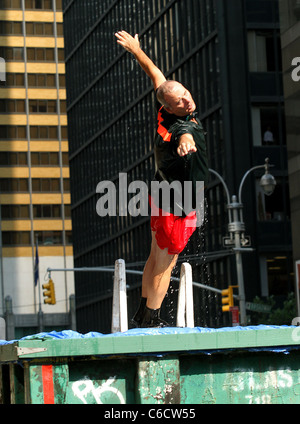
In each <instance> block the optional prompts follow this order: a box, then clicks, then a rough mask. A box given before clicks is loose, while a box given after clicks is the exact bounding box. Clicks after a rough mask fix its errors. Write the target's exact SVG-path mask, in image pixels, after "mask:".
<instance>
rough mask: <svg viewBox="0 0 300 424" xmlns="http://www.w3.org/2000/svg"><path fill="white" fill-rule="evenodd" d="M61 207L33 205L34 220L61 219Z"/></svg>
mask: <svg viewBox="0 0 300 424" xmlns="http://www.w3.org/2000/svg"><path fill="white" fill-rule="evenodd" d="M61 209H62V208H61V205H33V217H34V218H37V219H39V218H52V219H53V218H61V217H62V213H61Z"/></svg>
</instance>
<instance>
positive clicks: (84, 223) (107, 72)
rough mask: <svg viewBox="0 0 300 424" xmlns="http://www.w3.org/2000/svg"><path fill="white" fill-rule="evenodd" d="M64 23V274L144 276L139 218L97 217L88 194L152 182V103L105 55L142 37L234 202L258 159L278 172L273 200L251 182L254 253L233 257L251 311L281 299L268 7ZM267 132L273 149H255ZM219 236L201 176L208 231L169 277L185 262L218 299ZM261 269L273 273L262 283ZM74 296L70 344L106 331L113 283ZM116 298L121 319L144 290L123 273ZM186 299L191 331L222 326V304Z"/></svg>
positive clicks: (144, 81) (156, 9)
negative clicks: (200, 133) (191, 310)
mask: <svg viewBox="0 0 300 424" xmlns="http://www.w3.org/2000/svg"><path fill="white" fill-rule="evenodd" d="M63 13H64V35H65V61H66V77H67V79H66V85H67V111H68V122H69V128H68V131H69V142H70V146H69V160H70V180H71V196H72V226H73V244H74V261H75V265H76V266H78V267H95V266H113V265H114V262H115V260H116V259H118V258H123V259H124V260H125V261H126V265H127V268H130V269H135V270H142V269H143V265H144V264H145V261H146V259H147V256H148V254H149V249H150V241H151V234H150V226H149V217H148V216H138V217H132V216H130V215H129V214H128V215H127V216H122V214H120V213H117V215H116V216H106V217H100V216H98V215H97V212H96V205H97V201H98V200H99V197H100V196H99V193H96V188H97V185H98V183H99V182H101V181H106V180H108V181H112V182H114V183H115V185H116V187H117V192H118V185H119V181H120V173H126V174H127V183H128V185H129V184H130V182H132V181H136V180H141V181H145V182H148V183H149V182H150V181H151V179H152V177H153V175H154V157H153V136H154V131H155V126H156V112H155V111H156V99H155V95H154V92H153V89H152V85H151V81H150V80H149V79H148V77H147V76H146V75H144V74H143V72H142V70H141V69H140V68H139V65H138V64H137V63H136V61H135V60H134V59H133V58H132V56H131V55H130V54H129V53H127V52H126V51H124V50H122V48H121V47H120V46H119V45H118V44H117V43H116V39H115V36H114V33H115V32H116V31H118V30H120V29H124V30H126V31H128V32H129V33H131V34H135V33H138V34H139V37H140V41H141V46H142V48H143V49H144V50H145V52H146V53H147V54H148V55H149V56H150V57H151V58H152V60H153V61H154V62H155V63H156V64H157V66H158V67H159V68H160V69H161V70H162V71H163V72H164V74H165V76H166V77H167V78H168V79H175V80H178V81H180V82H181V83H182V84H184V85H185V86H186V87H187V88H188V89H189V90H190V91H191V93H192V95H193V97H194V99H195V100H196V103H197V105H198V112H199V118H200V120H201V121H202V123H203V126H204V128H205V131H206V132H207V136H206V138H207V148H208V156H209V166H210V168H212V169H214V170H216V171H217V172H218V173H219V174H221V175H222V177H223V178H224V179H225V181H226V183H227V185H228V188H229V190H230V192H231V193H232V194H237V191H238V187H239V183H240V181H241V179H242V177H243V175H244V174H245V172H246V171H247V170H248V169H250V168H251V167H253V166H255V165H260V164H263V163H264V160H265V158H266V157H270V160H271V163H273V164H274V165H275V168H274V169H272V173H273V174H274V175H275V176H276V178H277V181H278V184H277V187H276V190H275V193H274V195H273V197H269V198H266V197H264V196H263V195H262V193H261V191H260V187H259V184H258V181H259V178H260V176H261V173H257V174H256V173H255V174H253V175H251V177H248V179H247V182H246V183H245V186H244V191H243V203H244V219H245V223H246V232H247V234H249V235H250V236H251V239H252V246H253V247H254V248H255V251H254V252H253V253H247V254H244V256H243V264H244V278H245V286H246V299H247V300H249V301H251V300H252V299H253V297H254V296H256V295H259V296H260V295H262V296H268V295H270V294H278V296H281V295H282V296H285V295H286V294H287V292H288V291H290V290H291V289H292V277H291V276H290V269H289V266H290V265H289V264H290V258H291V240H290V223H289V201H288V184H287V164H286V147H285V130H284V125H285V121H284V113H283V108H284V101H283V93H282V74H281V56H280V52H281V50H280V27H279V13H278V2H277V1H276V0H264V1H262V0H260V1H254V0H226V2H225V1H214V0H200V1H196V0H186V1H180V0H151V1H148V0H147V1H145V0H135V1H131V0H130V1H129V0H120V1H112V0H111V1H101V2H99V1H96V0H94V1H93V0H91V1H88V2H85V3H84V4H83V2H81V1H79V0H65V1H63ZM269 127H271V130H272V132H273V140H274V141H273V142H272V144H271V143H269V142H268V143H267V142H266V141H265V139H264V133H265V131H266V129H267V128H269ZM117 203H118V199H117ZM118 212H119V211H118ZM227 223H228V221H227V208H226V195H225V193H224V189H223V186H222V184H221V183H220V181H219V180H217V179H216V178H214V176H213V175H212V176H211V179H210V182H209V185H208V187H207V207H206V219H205V225H204V226H203V227H202V228H201V229H199V230H198V231H197V232H196V233H195V234H194V235H193V237H192V238H191V240H190V242H189V244H188V246H187V248H186V249H185V251H184V252H183V254H182V255H181V257H180V259H179V261H178V265H177V267H176V269H175V270H174V275H175V276H178V272H179V269H180V264H181V263H182V261H190V263H191V264H192V266H193V279H194V281H198V282H201V283H203V284H207V285H210V286H212V287H216V288H219V289H223V288H227V287H228V285H230V284H236V275H235V260H234V256H233V252H232V250H230V249H226V248H225V247H224V246H223V237H224V236H225V235H226V234H227ZM276 258H277V259H276ZM278 258H284V259H278ZM270 261H273V262H270ZM280 261H281V262H280ZM279 262H280V263H279ZM271 263H273V264H274V263H275V264H276V267H277V268H278V267H280V268H281V267H282V273H281V274H280V272H277V273H276V276H273V274H272V267H271V266H270V265H269V264H271ZM274 267H275V266H274ZM274 267H273V268H274ZM278 276H279V279H280V281H278ZM75 284H76V308H77V324H78V329H79V331H89V330H91V329H93V330H98V331H102V332H103V331H104V332H109V331H110V322H111V304H112V275H110V274H104V273H95V272H87V273H78V274H77V275H76V279H75ZM127 285H128V313H129V316H130V315H131V314H133V312H134V310H135V308H136V306H137V301H138V297H139V291H140V285H141V278H137V277H136V276H135V277H133V276H132V275H129V274H128V275H127ZM177 289H178V284H177V283H175V282H173V283H172V284H171V286H170V290H169V292H168V296H167V297H166V299H165V302H164V310H163V314H164V315H165V318H166V319H168V320H169V322H172V323H173V324H174V322H175V316H176V304H177ZM194 300H195V302H194V303H195V323H196V325H199V326H214V327H218V326H223V325H227V324H228V323H229V322H230V318H229V314H224V313H222V310H221V296H220V295H218V294H215V293H212V292H210V291H206V290H200V289H198V288H197V289H196V288H195V290H194Z"/></svg>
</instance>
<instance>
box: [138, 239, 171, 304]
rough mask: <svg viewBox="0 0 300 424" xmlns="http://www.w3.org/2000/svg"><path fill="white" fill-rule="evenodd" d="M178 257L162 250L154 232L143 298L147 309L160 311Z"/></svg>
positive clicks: (144, 280) (143, 286)
mask: <svg viewBox="0 0 300 424" xmlns="http://www.w3.org/2000/svg"><path fill="white" fill-rule="evenodd" d="M177 258H178V255H170V254H169V253H168V249H164V250H162V249H161V248H160V247H159V246H158V245H157V241H156V238H155V233H154V232H152V244H151V252H150V256H149V258H148V261H147V263H146V265H145V268H144V274H143V282H142V297H145V298H147V307H148V308H151V309H159V308H160V307H161V304H162V302H163V300H164V297H165V295H166V293H167V291H168V288H169V284H170V278H171V273H172V270H173V268H174V266H175V265H176V262H177Z"/></svg>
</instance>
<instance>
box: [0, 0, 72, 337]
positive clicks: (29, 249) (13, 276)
mask: <svg viewBox="0 0 300 424" xmlns="http://www.w3.org/2000/svg"><path fill="white" fill-rule="evenodd" d="M0 4H1V10H0V56H1V58H2V59H3V62H2V65H5V74H4V75H3V73H2V75H1V77H2V78H1V79H2V81H1V86H0V204H1V235H2V246H1V254H2V255H1V284H0V296H1V304H0V315H2V316H4V317H8V315H7V314H9V317H10V318H9V319H8V320H9V322H10V329H9V332H10V334H9V336H10V337H20V336H22V335H25V334H32V333H34V332H36V331H38V330H40V329H41V328H43V329H46V328H51V329H57V328H68V327H69V309H70V308H69V297H70V295H72V294H74V287H73V274H72V273H69V274H67V273H66V272H60V273H55V274H52V275H51V277H52V280H53V281H54V285H55V295H56V304H55V305H48V304H44V296H43V289H42V284H45V283H47V282H48V274H47V272H46V270H47V268H48V267H49V268H68V267H69V268H70V267H72V266H73V251H72V240H71V231H72V226H71V212H70V202H71V201H70V189H69V165H68V133H67V115H66V89H65V65H64V39H63V22H62V20H63V14H62V4H61V1H59V0H57V1H52V0H1V2H0ZM36 243H38V256H39V281H38V282H37V283H36V284H35V282H34V266H35V257H36ZM12 316H13V322H14V324H13V327H14V328H13V329H12V328H11V317H12ZM38 317H39V318H38Z"/></svg>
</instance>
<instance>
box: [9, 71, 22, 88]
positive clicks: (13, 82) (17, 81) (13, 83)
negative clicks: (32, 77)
mask: <svg viewBox="0 0 300 424" xmlns="http://www.w3.org/2000/svg"><path fill="white" fill-rule="evenodd" d="M24 85H25V82H24V74H11V73H9V72H8V73H7V74H6V87H24Z"/></svg>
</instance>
